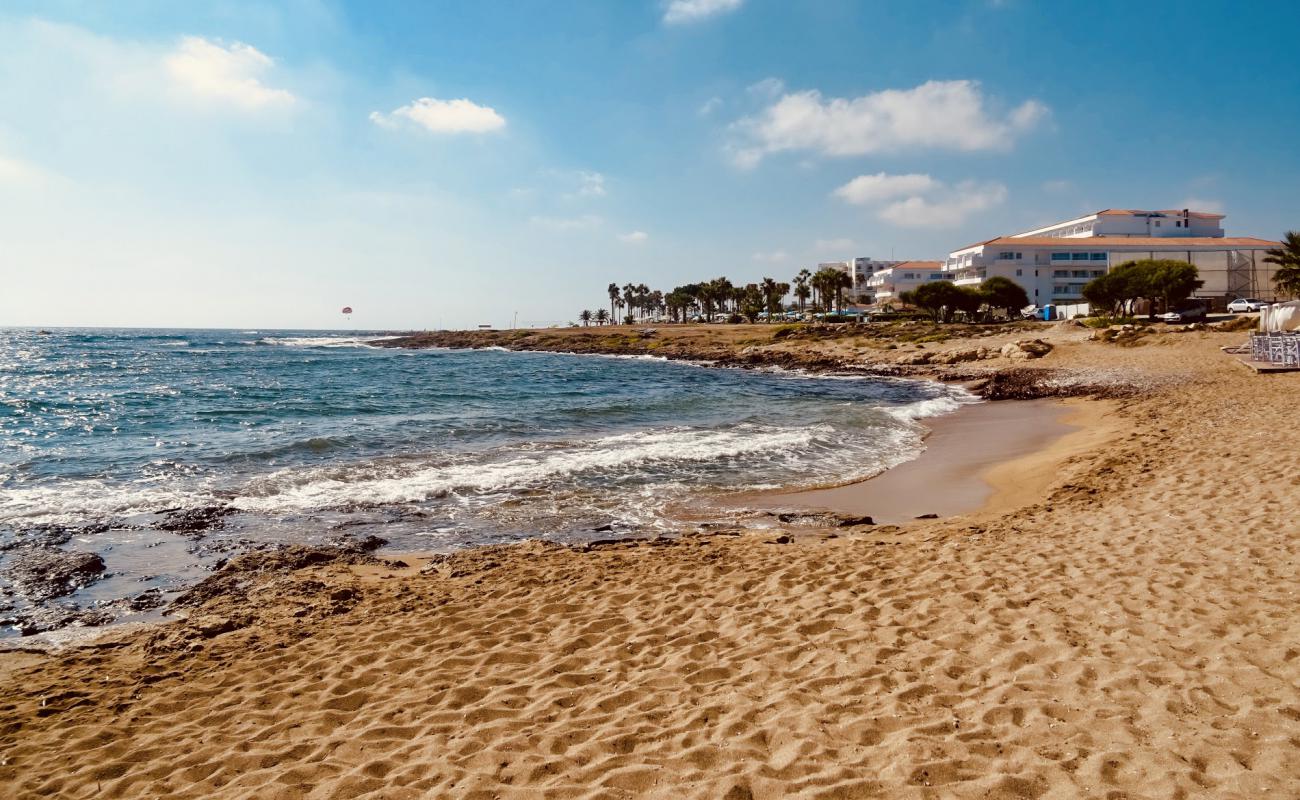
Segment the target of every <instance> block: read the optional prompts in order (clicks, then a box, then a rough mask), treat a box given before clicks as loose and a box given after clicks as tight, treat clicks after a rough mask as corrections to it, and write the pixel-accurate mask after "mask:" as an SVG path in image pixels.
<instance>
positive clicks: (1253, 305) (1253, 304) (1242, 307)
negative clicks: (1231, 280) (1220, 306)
mask: <svg viewBox="0 0 1300 800" xmlns="http://www.w3.org/2000/svg"><path fill="white" fill-rule="evenodd" d="M1266 305H1268V303H1265V302H1264V301H1263V300H1256V299H1255V298H1253V297H1238V298H1237V299H1236V300H1233V301H1232V302H1231V303H1228V310H1229V311H1231V312H1232V313H1234V314H1245V313H1248V312H1251V311H1259V310H1260V309H1261V308H1263V307H1264V306H1266Z"/></svg>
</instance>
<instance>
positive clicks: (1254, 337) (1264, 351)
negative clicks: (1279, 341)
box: [1250, 333, 1268, 361]
mask: <svg viewBox="0 0 1300 800" xmlns="http://www.w3.org/2000/svg"><path fill="white" fill-rule="evenodd" d="M1250 360H1251V361H1268V337H1267V336H1266V335H1264V334H1262V333H1252V334H1251V335H1250Z"/></svg>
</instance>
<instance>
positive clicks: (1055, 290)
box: [1052, 283, 1070, 294]
mask: <svg viewBox="0 0 1300 800" xmlns="http://www.w3.org/2000/svg"><path fill="white" fill-rule="evenodd" d="M1069 293H1070V287H1069V286H1066V285H1065V284H1063V283H1058V284H1056V285H1055V286H1053V287H1052V294H1069Z"/></svg>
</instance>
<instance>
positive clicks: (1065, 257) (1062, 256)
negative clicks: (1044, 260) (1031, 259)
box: [1052, 253, 1070, 261]
mask: <svg viewBox="0 0 1300 800" xmlns="http://www.w3.org/2000/svg"><path fill="white" fill-rule="evenodd" d="M1052 260H1053V261H1069V260H1070V254H1069V253H1052Z"/></svg>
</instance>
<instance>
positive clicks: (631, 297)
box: [623, 283, 636, 318]
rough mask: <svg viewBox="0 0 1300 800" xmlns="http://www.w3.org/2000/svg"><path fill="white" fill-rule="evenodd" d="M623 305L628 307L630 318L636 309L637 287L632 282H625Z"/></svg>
mask: <svg viewBox="0 0 1300 800" xmlns="http://www.w3.org/2000/svg"><path fill="white" fill-rule="evenodd" d="M623 305H624V306H626V307H627V315H628V317H629V318H630V317H631V316H632V314H633V313H634V312H635V311H636V287H635V286H633V285H632V284H630V283H625V284H623Z"/></svg>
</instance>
